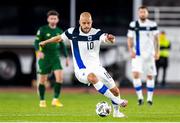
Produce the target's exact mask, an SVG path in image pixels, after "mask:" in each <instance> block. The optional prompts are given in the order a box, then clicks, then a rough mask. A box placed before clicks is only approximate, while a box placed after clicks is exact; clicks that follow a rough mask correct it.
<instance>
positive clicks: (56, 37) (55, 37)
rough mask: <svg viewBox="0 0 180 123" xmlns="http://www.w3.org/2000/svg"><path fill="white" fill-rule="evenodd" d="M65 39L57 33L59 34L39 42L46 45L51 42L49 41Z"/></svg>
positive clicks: (55, 41)
mask: <svg viewBox="0 0 180 123" xmlns="http://www.w3.org/2000/svg"><path fill="white" fill-rule="evenodd" d="M61 41H63V40H62V38H61V35H57V36H54V37H52V38H50V39H48V40H45V41H42V42H40V43H39V45H40V46H45V45H46V44H49V43H58V42H61Z"/></svg>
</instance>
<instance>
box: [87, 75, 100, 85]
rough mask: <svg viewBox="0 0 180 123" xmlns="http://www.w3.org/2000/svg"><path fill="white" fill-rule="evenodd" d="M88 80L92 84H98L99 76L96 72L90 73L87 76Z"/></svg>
mask: <svg viewBox="0 0 180 123" xmlns="http://www.w3.org/2000/svg"><path fill="white" fill-rule="evenodd" d="M87 79H88V81H89V82H90V83H92V84H96V83H97V82H98V78H97V77H96V75H95V74H94V73H90V74H89V75H88V77H87Z"/></svg>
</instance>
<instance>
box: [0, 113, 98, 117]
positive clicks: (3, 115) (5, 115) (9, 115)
mask: <svg viewBox="0 0 180 123" xmlns="http://www.w3.org/2000/svg"><path fill="white" fill-rule="evenodd" d="M95 115H96V114H94V115H91V114H0V117H32V116H95Z"/></svg>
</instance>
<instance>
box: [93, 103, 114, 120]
mask: <svg viewBox="0 0 180 123" xmlns="http://www.w3.org/2000/svg"><path fill="white" fill-rule="evenodd" d="M110 113H111V106H110V105H109V104H108V103H107V102H104V101H103V102H99V103H98V104H97V105H96V114H97V115H99V116H101V117H106V116H108V115H109V114H110Z"/></svg>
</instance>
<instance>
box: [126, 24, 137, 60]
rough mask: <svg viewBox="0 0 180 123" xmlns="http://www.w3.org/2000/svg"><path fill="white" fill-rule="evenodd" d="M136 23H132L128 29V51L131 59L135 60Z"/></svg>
mask: <svg viewBox="0 0 180 123" xmlns="http://www.w3.org/2000/svg"><path fill="white" fill-rule="evenodd" d="M134 24H135V23H134V22H131V23H130V24H129V29H128V33H127V46H128V50H129V53H130V55H131V58H135V57H136V53H135V51H134V42H133V40H134V26H135V25H134Z"/></svg>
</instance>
